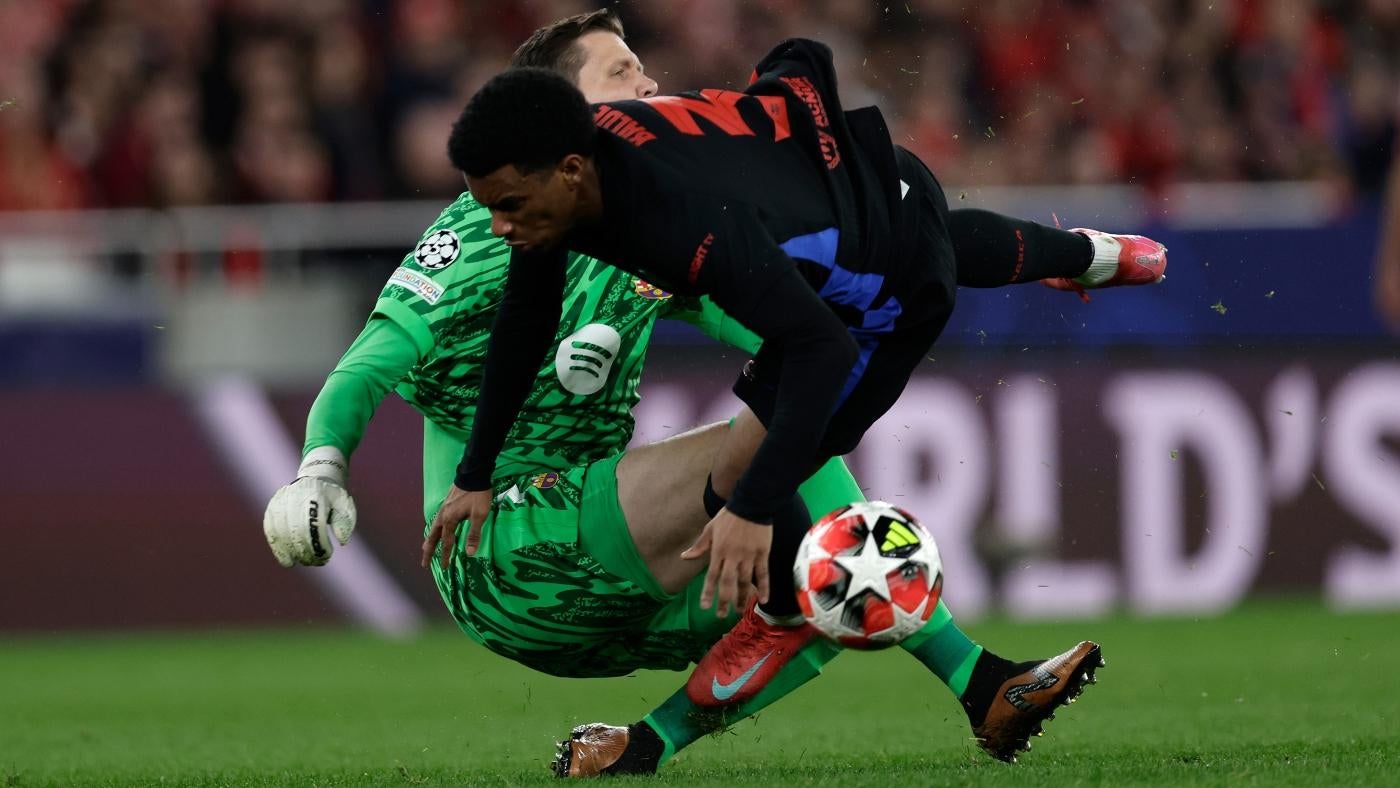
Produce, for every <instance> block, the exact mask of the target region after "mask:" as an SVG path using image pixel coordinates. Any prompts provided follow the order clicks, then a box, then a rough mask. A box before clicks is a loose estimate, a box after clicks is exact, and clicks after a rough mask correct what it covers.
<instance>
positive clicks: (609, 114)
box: [593, 104, 656, 148]
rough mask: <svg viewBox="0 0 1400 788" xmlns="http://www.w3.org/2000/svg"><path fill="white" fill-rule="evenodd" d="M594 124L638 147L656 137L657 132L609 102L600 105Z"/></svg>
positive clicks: (595, 113)
mask: <svg viewBox="0 0 1400 788" xmlns="http://www.w3.org/2000/svg"><path fill="white" fill-rule="evenodd" d="M593 124H594V125H595V126H597V127H598V128H600V129H602V130H604V131H609V132H612V133H613V134H616V135H617V136H618V137H620V138H622V139H624V140H626V141H627V142H630V143H632V144H633V145H635V146H636V147H638V148H640V147H642V146H643V145H645V144H647V143H648V142H651V141H652V140H654V139H656V135H655V134H652V133H651V132H650V131H647V129H646V127H645V126H643V125H642V124H640V123H638V122H637V121H636V120H633V119H632V116H630V115H628V114H627V113H625V112H623V111H621V110H617V109H613V108H612V107H609V106H608V105H607V104H599V105H598V109H597V111H596V112H594V114H593Z"/></svg>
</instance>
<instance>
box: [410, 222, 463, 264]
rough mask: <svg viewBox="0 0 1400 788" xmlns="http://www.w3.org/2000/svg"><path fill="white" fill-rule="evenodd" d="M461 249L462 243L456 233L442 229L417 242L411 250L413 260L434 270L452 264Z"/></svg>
mask: <svg viewBox="0 0 1400 788" xmlns="http://www.w3.org/2000/svg"><path fill="white" fill-rule="evenodd" d="M461 249H462V243H461V241H459V240H458V239H457V233H455V232H453V231H451V230H447V229H442V230H438V231H436V232H434V233H433V234H432V235H429V236H428V237H427V238H424V239H423V241H422V243H420V244H418V248H417V249H414V250H413V260H414V261H415V262H417V263H418V265H420V266H422V267H423V268H425V269H427V270H429V271H436V270H438V269H439V268H446V267H447V266H449V265H452V261H453V260H456V259H457V254H458V252H460V251H461Z"/></svg>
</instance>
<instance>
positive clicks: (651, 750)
mask: <svg viewBox="0 0 1400 788" xmlns="http://www.w3.org/2000/svg"><path fill="white" fill-rule="evenodd" d="M665 750H666V745H665V744H663V743H662V741H661V737H660V736H658V735H656V731H655V730H653V729H652V727H651V726H650V725H648V724H647V723H646V721H645V720H643V721H641V722H634V723H632V724H631V725H628V726H627V749H625V750H623V751H622V755H621V757H619V758H618V759H617V760H616V761H613V763H612V764H611V765H610V766H608V767H607V768H606V769H603V771H602V773H603V774H654V773H655V772H656V768H657V767H658V766H659V765H661V754H662V753H663V752H665Z"/></svg>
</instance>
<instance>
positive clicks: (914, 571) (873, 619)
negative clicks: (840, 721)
mask: <svg viewBox="0 0 1400 788" xmlns="http://www.w3.org/2000/svg"><path fill="white" fill-rule="evenodd" d="M792 571H793V576H794V578H795V579H796V581H797V603H798V605H799V606H800V607H801V608H802V615H803V616H804V617H806V619H807V621H808V623H810V624H811V625H812V626H813V627H815V628H816V629H817V631H818V632H820V633H822V634H823V635H825V636H826V637H828V638H830V639H832V640H835V641H836V642H838V643H841V644H842V645H844V646H849V647H851V648H862V649H876V648H885V647H887V646H892V645H894V644H895V643H898V642H899V641H901V640H903V639H905V638H906V637H909V636H910V635H912V634H914V633H915V632H918V631H919V629H920V628H922V627H923V625H924V623H925V622H927V621H928V619H929V616H931V615H932V614H933V609H934V608H935V607H937V606H938V598H939V596H940V595H942V593H943V562H942V560H941V559H940V558H939V557H938V547H937V546H936V545H935V544H934V543H933V537H932V536H929V533H928V531H926V530H924V527H923V526H922V525H919V522H918V521H917V520H915V519H914V517H913V516H912V515H910V514H909V513H908V512H906V511H904V510H903V509H900V508H898V507H895V506H891V505H890V504H888V503H885V502H884V501H870V502H868V503H854V504H851V505H850V506H846V507H843V508H841V509H837V510H836V511H834V512H832V513H831V514H828V515H827V516H825V517H823V518H822V519H820V520H818V521H817V522H816V523H815V524H814V525H813V526H812V529H811V530H810V531H808V532H807V535H806V536H805V537H803V539H802V544H801V545H800V546H799V547H798V548H797V562H796V563H795V564H794V565H793V569H792Z"/></svg>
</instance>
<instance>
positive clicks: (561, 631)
mask: <svg viewBox="0 0 1400 788" xmlns="http://www.w3.org/2000/svg"><path fill="white" fill-rule="evenodd" d="M456 445H457V449H456V456H457V457H460V454H461V448H460V443H458V444H456ZM427 448H428V444H427V443H426V442H425V449H427ZM427 454H428V452H426V451H425V458H424V459H425V460H427V461H429V462H441V461H442V458H441V457H440V456H439V457H437V458H436V459H435V460H434V459H433V458H429V457H428V456H427ZM434 454H437V453H436V452H434ZM621 457H622V455H618V456H615V457H611V458H609V459H606V460H599V461H597V462H595V463H593V464H592V465H589V466H587V467H576V468H570V469H566V470H562V471H551V472H547V473H540V474H536V475H534V476H530V477H525V478H522V479H520V480H519V481H517V483H516V484H515V485H514V486H512V487H511V488H510V489H508V490H507V491H506V492H504V493H502V494H501V495H500V496H499V497H498V498H497V504H496V507H495V511H494V515H493V517H492V518H491V519H489V520H487V522H486V525H485V527H484V528H483V529H482V541H481V547H480V549H479V550H478V551H477V554H476V556H474V557H471V558H468V557H467V556H466V554H465V553H464V552H463V551H462V550H461V549H458V550H456V551H454V559H453V561H452V563H451V567H450V569H448V570H447V571H443V570H442V569H441V568H440V566H439V564H438V562H437V561H433V564H432V565H433V575H434V577H435V579H436V580H437V585H438V590H439V592H440V593H441V594H442V598H443V601H444V602H446V603H447V608H448V610H449V611H450V612H451V613H452V616H453V618H454V619H456V621H457V623H458V625H459V626H460V627H461V628H462V630H463V631H465V632H466V633H467V635H468V636H470V637H471V638H472V639H473V640H475V641H477V642H478V643H481V644H482V645H483V646H486V647H487V648H488V649H490V650H492V651H494V652H496V653H497V654H500V655H502V656H505V657H509V658H510V659H513V660H515V661H516V662H519V663H520V664H522V665H525V666H526V667H530V668H534V669H535V670H538V671H540V672H543V673H548V674H550V675H552V676H571V677H599V676H623V675H626V674H628V673H631V672H633V671H636V670H639V669H652V670H685V669H687V668H688V667H689V666H690V665H691V664H692V663H694V662H696V661H698V660H699V659H700V657H702V656H703V655H704V654H705V652H706V651H708V650H709V648H710V646H711V645H712V644H713V643H714V642H715V641H716V640H718V639H719V638H720V636H721V635H723V634H724V633H725V632H727V631H728V630H729V628H730V627H732V626H733V625H734V622H735V621H736V620H737V616H735V615H731V616H729V617H728V618H724V619H720V618H717V617H716V616H715V614H714V611H713V610H701V609H700V606H699V598H700V588H701V583H702V582H703V580H704V576H703V574H702V575H701V576H698V577H696V578H695V580H694V581H693V582H691V584H690V585H689V586H688V587H687V588H686V589H685V590H684V591H683V592H681V593H679V594H667V593H665V592H664V591H662V590H661V588H660V586H659V585H658V584H657V582H656V579H655V578H654V577H653V576H652V574H651V572H650V571H649V570H648V569H647V566H646V564H645V563H644V562H643V561H642V558H641V556H640V555H639V554H638V553H637V548H636V546H635V544H634V543H633V542H632V537H631V535H630V534H629V533H628V531H627V522H626V520H625V518H624V517H623V514H622V507H621V505H620V504H619V503H618V498H617V475H616V468H617V462H618V460H619V459H621ZM454 462H455V459H450V460H448V461H447V463H446V465H445V466H443V465H438V466H437V467H439V468H441V467H447V468H449V469H450V468H452V467H453V463H454ZM427 465H428V463H425V469H426V467H427ZM425 481H426V479H425ZM427 489H428V490H431V489H434V488H432V487H429V488H427ZM441 489H445V488H441ZM425 492H426V490H425ZM428 497H429V498H431V497H432V495H431V494H429V495H428ZM436 497H437V500H438V501H441V493H440V492H439V493H437V496H436ZM430 505H431V506H434V507H435V506H436V503H432V504H430ZM458 538H459V542H460V538H461V534H460V532H459V537H458Z"/></svg>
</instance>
